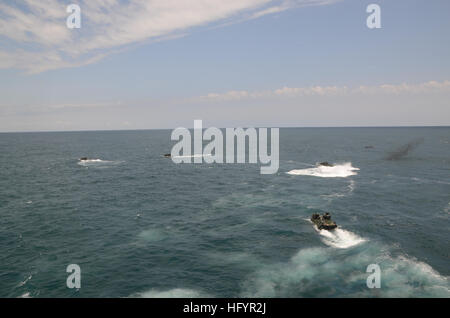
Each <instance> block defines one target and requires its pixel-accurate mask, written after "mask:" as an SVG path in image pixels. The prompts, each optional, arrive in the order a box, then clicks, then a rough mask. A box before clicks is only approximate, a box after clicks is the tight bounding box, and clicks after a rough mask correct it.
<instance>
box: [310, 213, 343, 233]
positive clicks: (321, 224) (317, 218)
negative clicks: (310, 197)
mask: <svg viewBox="0 0 450 318" xmlns="http://www.w3.org/2000/svg"><path fill="white" fill-rule="evenodd" d="M311 222H313V223H314V224H315V225H316V226H317V228H318V229H319V230H334V229H335V228H337V224H336V222H334V221H333V220H331V215H330V213H328V212H327V213H325V214H324V215H320V214H319V213H314V214H313V215H312V216H311Z"/></svg>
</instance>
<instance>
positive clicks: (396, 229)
mask: <svg viewBox="0 0 450 318" xmlns="http://www.w3.org/2000/svg"><path fill="white" fill-rule="evenodd" d="M170 133H171V131H133V132H79V133H34V134H33V133H21V134H0V149H1V155H0V168H1V177H0V215H1V218H0V228H1V230H0V254H1V258H0V296H1V297H21V296H22V297H127V296H133V297H135V296H144V297H236V296H244V297H247V296H249V297H253V296H262V297H350V296H369V297H409V296H415V297H422V296H424V297H431V296H439V297H449V296H450V291H449V281H448V275H450V267H449V264H450V262H449V259H450V250H449V242H450V231H449V213H450V178H449V177H450V144H449V141H450V128H336V129H325V128H324V129H319V128H315V129H281V130H280V161H281V162H280V169H279V171H278V173H277V174H274V175H261V174H260V173H259V166H258V165H249V164H246V165H244V164H239V165H237V164H235V165H218V164H213V165H207V164H202V165H187V164H182V165H175V164H174V163H173V162H172V161H171V160H170V159H168V158H164V157H163V156H162V154H164V153H167V152H170V148H171V145H172V142H171V141H170ZM414 140H420V144H419V143H417V142H415V141H414ZM411 142H412V143H413V144H414V145H415V146H416V144H417V147H415V149H411V151H409V149H407V148H408V147H406V148H405V145H408V144H411ZM367 146H371V147H367ZM405 149H406V150H407V151H406V152H407V153H403V154H402V153H401V152H405ZM396 151H398V155H396V154H395V152H396ZM80 157H88V158H91V160H89V161H85V162H80V161H79V160H78V158H80ZM320 161H328V162H330V163H334V164H335V166H334V167H316V166H314V164H315V163H316V162H320ZM326 211H329V212H331V213H332V216H333V219H334V220H335V221H336V222H337V223H338V224H339V225H340V228H339V229H338V230H336V231H334V232H328V231H323V230H322V231H319V230H318V229H317V228H315V227H314V226H313V225H312V223H311V222H310V221H309V217H310V216H311V214H312V213H314V212H319V213H323V212H326ZM372 263H377V264H379V265H380V267H381V270H382V276H381V285H382V286H381V288H380V289H377V290H372V289H368V288H367V286H366V278H367V276H368V275H369V274H368V273H366V268H367V266H368V265H369V264H372ZM69 264H78V265H80V267H81V271H82V279H81V284H82V286H81V289H79V290H74V289H68V288H67V287H66V278H67V276H68V274H67V273H66V272H65V270H66V267H67V265H69Z"/></svg>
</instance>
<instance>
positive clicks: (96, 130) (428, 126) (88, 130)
mask: <svg viewBox="0 0 450 318" xmlns="http://www.w3.org/2000/svg"><path fill="white" fill-rule="evenodd" d="M211 127H213V126H211ZM176 128H179V127H175V128H136V129H78V130H16V131H14V130H13V131H0V134H27V133H28V134H29V133H74V132H116V131H151V130H174V129H176ZM180 128H181V127H180ZM184 128H187V129H194V127H184ZM207 128H209V127H204V128H203V130H205V129H207ZM217 128H219V129H226V128H230V127H217ZM232 128H279V129H307V128H312V129H317V128H319V129H320V128H450V125H411V126H408V125H397V126H378V125H374V126H279V127H276V126H247V127H242V126H237V127H232Z"/></svg>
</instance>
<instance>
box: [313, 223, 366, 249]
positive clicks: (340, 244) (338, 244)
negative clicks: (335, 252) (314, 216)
mask: <svg viewBox="0 0 450 318" xmlns="http://www.w3.org/2000/svg"><path fill="white" fill-rule="evenodd" d="M314 228H315V229H316V231H317V232H319V234H320V235H321V236H322V242H324V243H325V244H327V245H328V246H331V247H335V248H349V247H353V246H356V245H359V244H361V243H363V242H365V241H366V239H364V238H362V237H360V236H358V235H356V234H355V233H352V232H350V231H346V230H344V229H340V228H337V229H334V230H332V231H327V230H319V229H318V228H317V227H316V226H314Z"/></svg>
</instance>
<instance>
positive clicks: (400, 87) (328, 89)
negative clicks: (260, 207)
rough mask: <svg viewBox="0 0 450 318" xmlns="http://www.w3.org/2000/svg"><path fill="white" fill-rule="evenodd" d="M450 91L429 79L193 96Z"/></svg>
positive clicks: (243, 97)
mask: <svg viewBox="0 0 450 318" xmlns="http://www.w3.org/2000/svg"><path fill="white" fill-rule="evenodd" d="M433 92H450V81H448V80H446V81H442V82H438V81H429V82H424V83H419V84H406V83H403V84H382V85H376V86H364V85H362V86H357V87H347V86H310V87H282V88H278V89H274V90H266V91H247V90H233V91H228V92H225V93H210V94H207V95H204V96H200V97H195V98H192V100H195V101H208V102H211V101H219V102H220V101H238V100H246V99H260V98H275V97H301V96H337V95H355V94H405V93H408V94H419V93H433Z"/></svg>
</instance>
